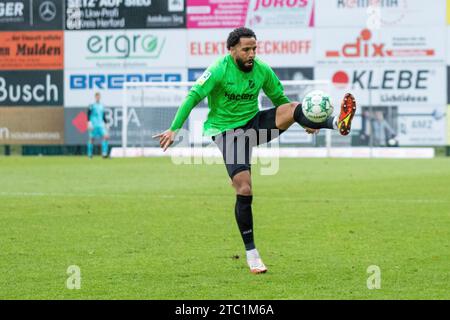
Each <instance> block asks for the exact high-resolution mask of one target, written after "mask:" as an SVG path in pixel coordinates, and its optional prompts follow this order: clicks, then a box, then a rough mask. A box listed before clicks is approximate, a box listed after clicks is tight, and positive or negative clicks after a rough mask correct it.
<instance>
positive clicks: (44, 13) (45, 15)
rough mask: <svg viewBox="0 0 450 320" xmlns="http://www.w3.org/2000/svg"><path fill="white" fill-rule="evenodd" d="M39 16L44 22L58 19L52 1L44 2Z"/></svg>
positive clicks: (40, 7)
mask: <svg viewBox="0 0 450 320" xmlns="http://www.w3.org/2000/svg"><path fill="white" fill-rule="evenodd" d="M39 15H40V16H41V18H42V20H44V21H51V20H53V19H55V17H56V6H55V4H54V3H53V2H51V1H44V2H42V3H41V5H40V6H39Z"/></svg>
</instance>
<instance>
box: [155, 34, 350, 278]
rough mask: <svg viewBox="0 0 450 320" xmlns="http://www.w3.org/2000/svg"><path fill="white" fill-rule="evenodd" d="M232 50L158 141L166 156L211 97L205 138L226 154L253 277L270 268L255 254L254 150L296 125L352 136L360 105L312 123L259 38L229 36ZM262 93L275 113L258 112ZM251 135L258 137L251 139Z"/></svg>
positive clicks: (346, 99)
mask: <svg viewBox="0 0 450 320" xmlns="http://www.w3.org/2000/svg"><path fill="white" fill-rule="evenodd" d="M227 48H228V50H229V54H227V55H226V56H224V57H222V58H219V59H218V60H216V62H214V63H213V64H212V65H211V66H209V68H208V69H207V70H206V71H205V72H204V73H203V75H202V76H201V77H200V78H199V79H198V80H197V82H196V84H195V85H194V86H193V87H192V89H191V90H190V91H189V93H188V95H187V97H186V99H185V100H184V102H183V104H182V105H181V106H180V108H179V109H178V112H177V114H176V115H175V119H174V120H173V122H172V125H171V127H170V128H169V129H168V130H166V131H165V132H163V133H160V134H158V135H155V136H154V138H159V140H160V146H161V148H163V149H164V151H165V150H167V148H168V147H169V146H170V145H171V144H172V143H173V142H174V139H175V136H176V133H177V130H179V129H181V128H182V126H183V123H184V122H185V121H186V119H187V118H188V116H189V114H190V112H191V110H192V109H193V108H194V107H195V106H196V105H197V104H198V103H199V102H200V101H202V100H203V99H204V98H205V97H208V106H209V113H208V117H207V120H206V122H205V123H204V126H203V131H204V135H207V136H211V138H212V140H213V141H214V142H215V143H216V144H217V146H218V147H219V149H220V151H221V152H222V155H223V159H224V162H225V166H226V169H227V172H228V175H229V177H230V178H231V181H232V185H233V187H234V189H235V191H236V205H235V217H236V221H237V224H238V227H239V231H240V233H241V236H242V239H243V242H244V245H245V249H246V257H247V263H248V265H249V267H250V271H251V272H252V273H264V272H266V271H267V268H266V266H265V265H264V263H263V262H262V260H261V257H260V255H259V252H258V250H257V249H256V246H255V242H254V234H253V230H254V229H253V218H252V201H253V192H252V182H251V152H252V148H253V147H254V146H257V145H260V144H263V143H266V142H269V141H270V140H272V139H274V138H277V137H278V136H279V134H281V133H283V132H284V131H285V130H287V129H288V128H289V127H290V126H291V125H292V124H293V123H294V122H297V123H299V124H300V125H301V126H302V127H304V128H305V130H306V132H308V133H315V132H317V131H318V130H319V129H321V128H326V129H332V130H333V129H334V130H339V132H340V133H341V135H347V134H348V133H349V132H350V125H351V121H352V118H353V116H354V114H355V111H356V102H355V99H354V97H353V96H352V95H351V94H349V93H347V94H346V95H345V97H344V99H343V101H342V104H341V112H340V115H339V116H337V117H329V118H328V119H327V120H325V121H324V122H323V123H314V122H311V121H310V120H308V119H307V118H306V117H305V115H304V114H303V111H302V106H301V104H300V103H299V102H290V101H289V99H288V98H287V97H286V95H285V94H284V91H283V87H282V85H281V83H280V80H279V79H278V77H277V76H276V75H275V73H274V71H273V70H272V69H271V68H270V67H269V66H268V65H267V64H266V63H264V62H263V61H261V60H260V59H259V58H257V57H256V35H255V33H254V32H253V31H252V30H250V29H248V28H243V27H241V28H237V29H235V30H233V31H232V32H231V33H230V34H229V36H228V39H227ZM261 89H262V90H263V91H264V93H265V94H266V96H267V97H268V98H269V99H270V100H271V101H272V103H273V104H274V106H275V108H272V109H268V110H263V111H260V110H259V108H258V95H259V92H260V91H261ZM252 133H256V134H255V135H253V136H252ZM274 214H276V213H274Z"/></svg>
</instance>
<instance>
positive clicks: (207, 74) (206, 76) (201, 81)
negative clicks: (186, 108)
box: [197, 71, 211, 86]
mask: <svg viewBox="0 0 450 320" xmlns="http://www.w3.org/2000/svg"><path fill="white" fill-rule="evenodd" d="M209 77H211V72H209V71H205V72H203V74H202V76H201V77H200V78H198V79H197V83H198V84H199V85H201V86H202V85H203V84H204V83H205V82H206V81H207V80H208V79H209Z"/></svg>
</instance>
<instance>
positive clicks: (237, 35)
mask: <svg viewBox="0 0 450 320" xmlns="http://www.w3.org/2000/svg"><path fill="white" fill-rule="evenodd" d="M241 38H255V39H256V35H255V33H254V32H253V30H251V29H249V28H245V27H240V28H236V29H234V30H233V31H231V32H230V34H229V35H228V39H227V49H228V50H230V49H231V47H234V46H235V45H237V44H238V43H239V40H241Z"/></svg>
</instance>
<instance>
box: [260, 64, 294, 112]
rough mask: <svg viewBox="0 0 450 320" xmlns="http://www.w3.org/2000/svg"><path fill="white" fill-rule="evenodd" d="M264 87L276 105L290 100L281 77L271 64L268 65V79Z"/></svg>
mask: <svg viewBox="0 0 450 320" xmlns="http://www.w3.org/2000/svg"><path fill="white" fill-rule="evenodd" d="M262 89H263V91H264V93H265V94H266V96H267V97H269V99H270V101H272V103H273V105H274V106H275V107H279V106H281V105H282V104H285V103H289V102H290V101H289V98H288V97H286V95H285V94H284V88H283V85H282V84H281V82H280V79H278V77H277V75H276V74H275V72H274V71H273V70H272V68H270V67H269V66H267V72H266V79H265V81H264V84H263V87H262Z"/></svg>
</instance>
